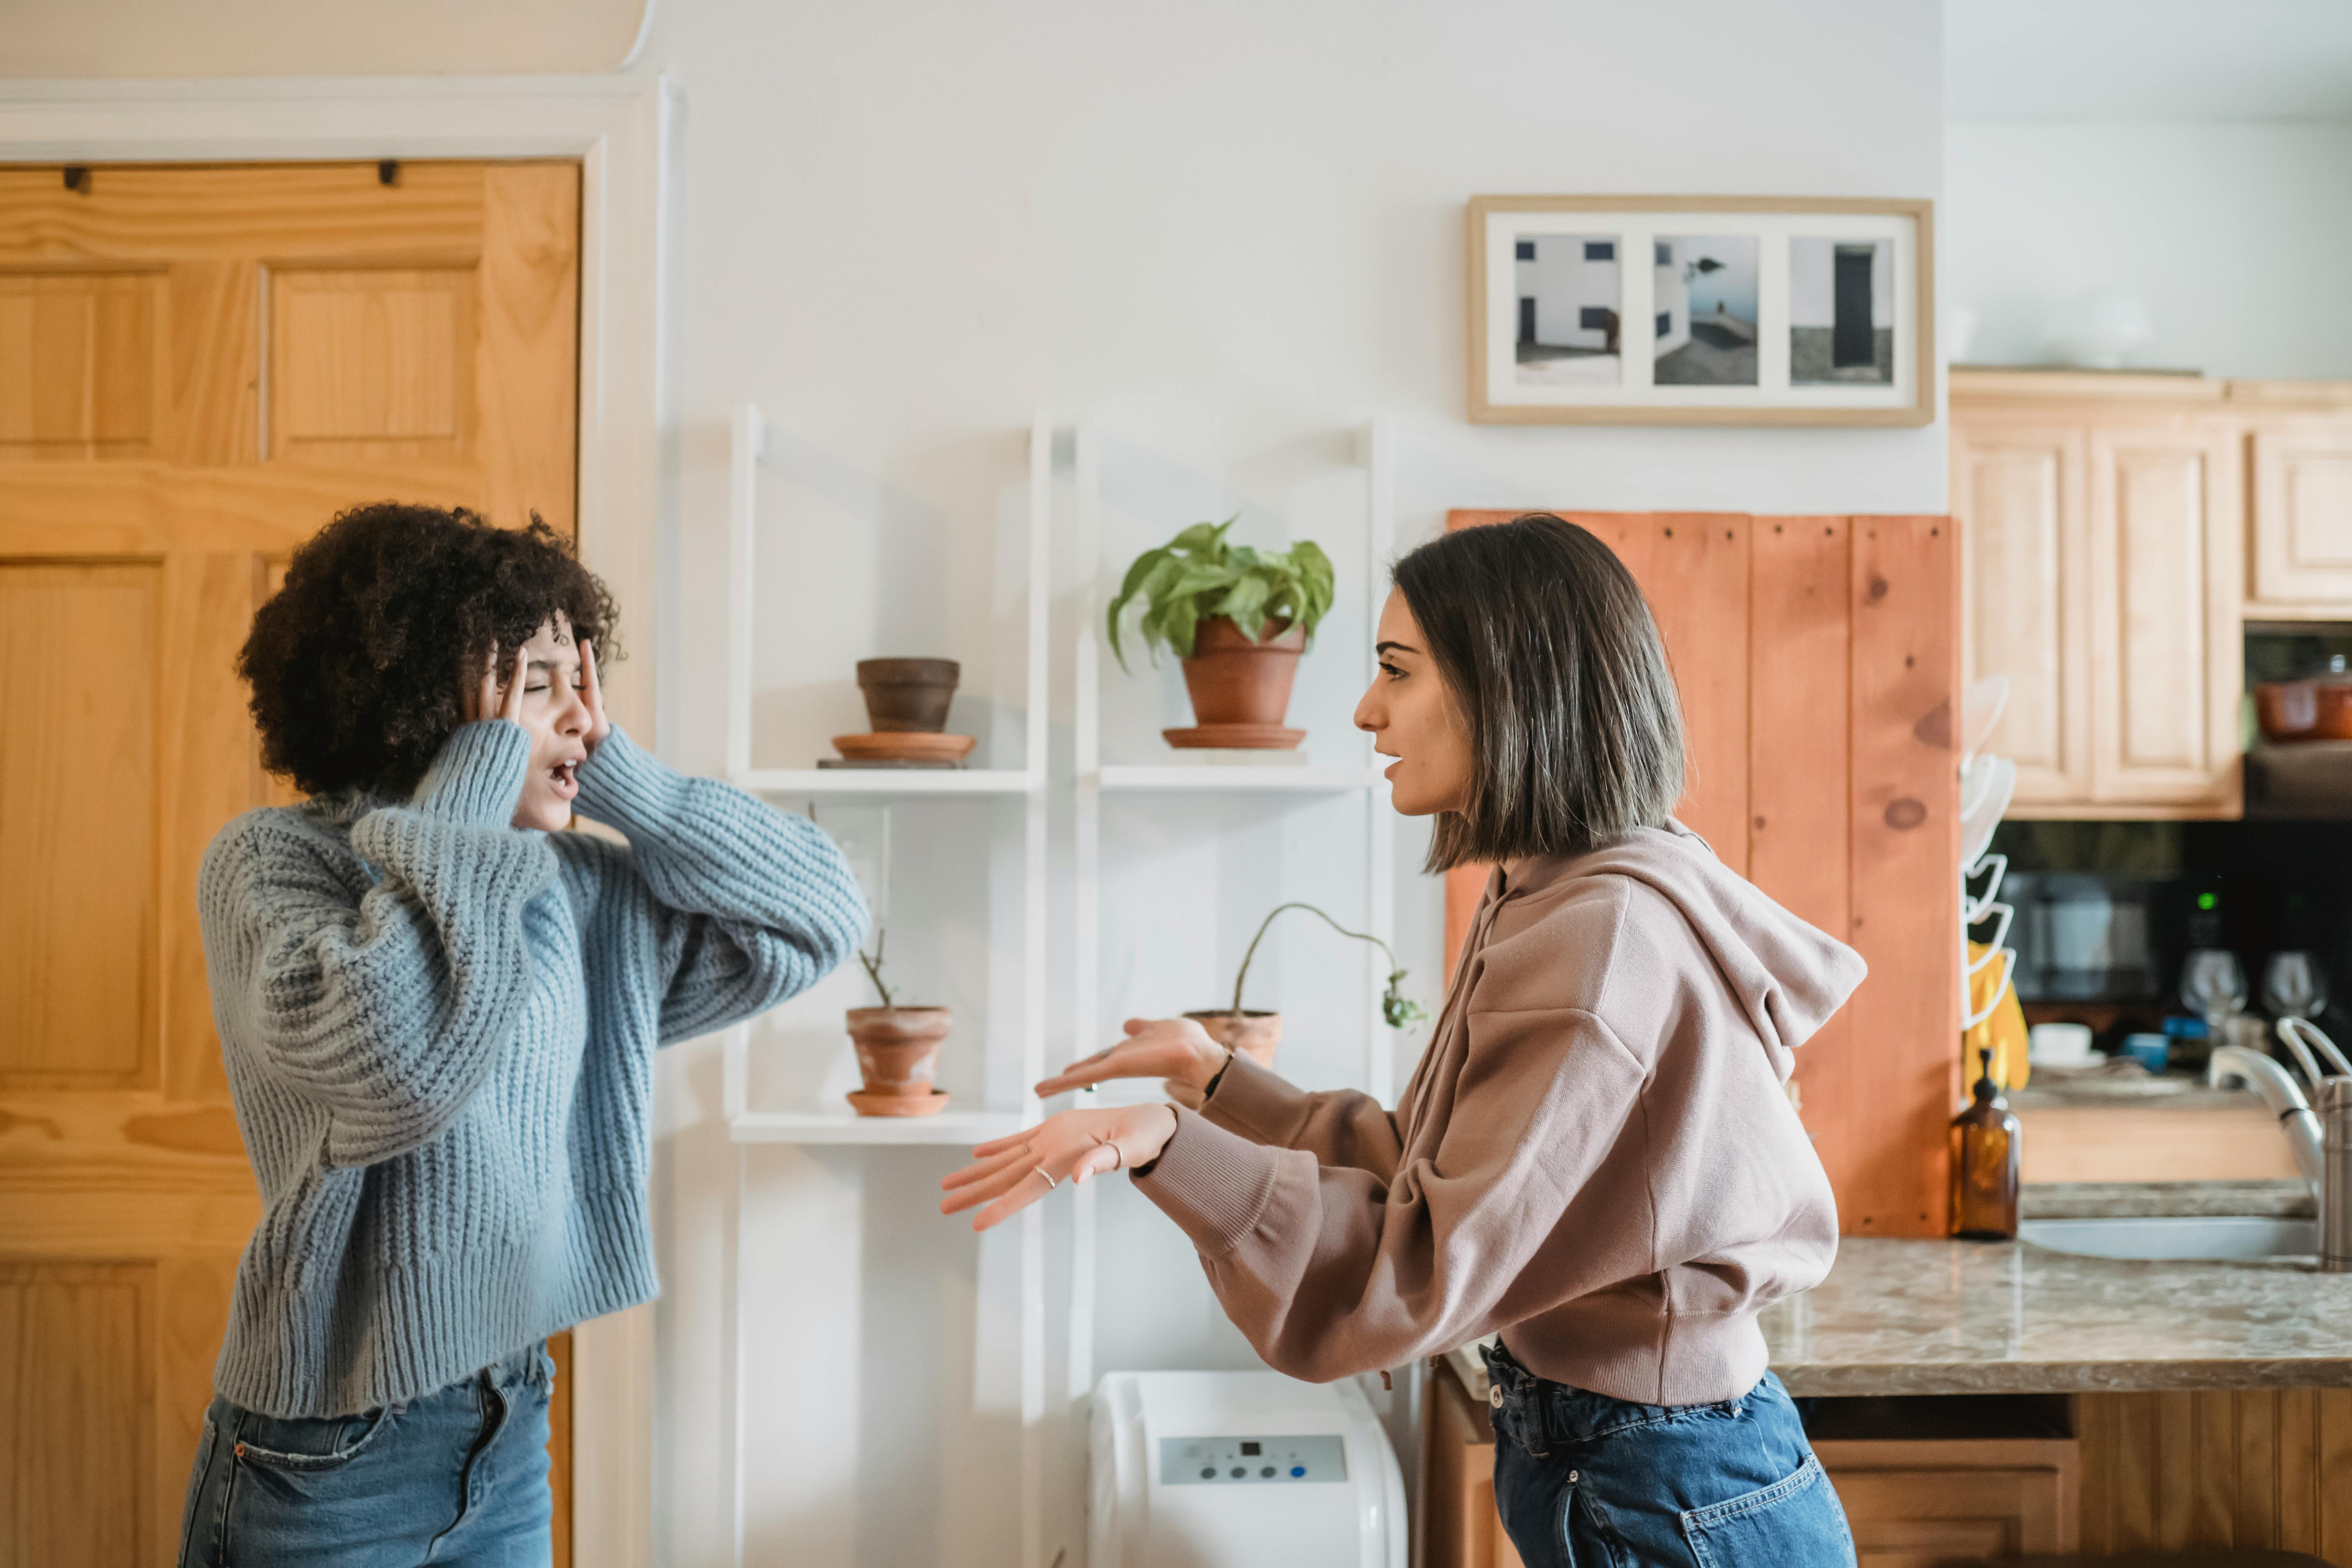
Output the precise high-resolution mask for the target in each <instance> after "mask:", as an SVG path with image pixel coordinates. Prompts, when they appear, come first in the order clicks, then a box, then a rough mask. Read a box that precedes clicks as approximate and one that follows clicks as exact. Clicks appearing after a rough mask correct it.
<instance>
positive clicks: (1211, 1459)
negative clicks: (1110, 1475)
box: [1160, 1432, 1348, 1487]
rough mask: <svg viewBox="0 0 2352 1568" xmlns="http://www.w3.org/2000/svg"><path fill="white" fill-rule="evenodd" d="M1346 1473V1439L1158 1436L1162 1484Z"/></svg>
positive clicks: (1265, 1481)
mask: <svg viewBox="0 0 2352 1568" xmlns="http://www.w3.org/2000/svg"><path fill="white" fill-rule="evenodd" d="M1346 1479H1348V1451H1347V1447H1346V1440H1345V1439H1344V1438H1342V1437H1341V1436H1339V1434H1338V1433H1336V1432H1335V1433H1318V1434H1316V1435H1314V1436H1304V1437H1162V1438H1160V1485H1161V1486H1163V1487H1182V1486H1192V1487H1205V1486H1226V1487H1232V1486H1290V1485H1294V1484H1297V1483H1300V1482H1306V1481H1344V1480H1346Z"/></svg>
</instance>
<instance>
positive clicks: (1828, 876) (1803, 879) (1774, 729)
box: [1748, 517, 1856, 1194]
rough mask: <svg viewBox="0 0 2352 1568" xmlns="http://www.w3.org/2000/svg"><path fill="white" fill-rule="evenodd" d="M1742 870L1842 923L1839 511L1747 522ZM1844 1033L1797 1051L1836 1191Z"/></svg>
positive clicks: (1846, 1171) (1843, 644)
mask: <svg viewBox="0 0 2352 1568" xmlns="http://www.w3.org/2000/svg"><path fill="white" fill-rule="evenodd" d="M1749 531H1750V551H1749V576H1748V584H1749V600H1748V812H1749V816H1748V876H1749V878H1750V879H1753V880H1754V882H1755V883H1756V885H1757V886H1758V887H1759V888H1761V889H1763V890H1764V891H1765V892H1766V893H1769V895H1771V897H1772V898H1774V899H1775V900H1779V902H1780V904H1782V905H1783V906H1785V907H1786V908H1787V909H1788V910H1790V912H1792V913H1794V914H1796V915H1797V916H1799V917H1800V918H1801V919H1803V920H1807V921H1811V922H1812V923H1813V924H1814V925H1817V926H1819V927H1820V928H1821V929H1822V930H1823V931H1828V932H1830V933H1831V934H1832V935H1836V936H1841V937H1842V936H1843V935H1844V933H1845V932H1846V931H1848V930H1849V929H1850V927H1851V925H1852V920H1851V901H1850V896H1849V895H1850V889H1849V888H1848V885H1847V884H1848V876H1849V864H1850V854H1851V849H1852V845H1851V841H1850V839H1851V836H1850V835H1849V834H1848V832H1847V830H1846V824H1847V816H1848V813H1849V812H1850V811H1851V810H1852V803H1851V801H1850V799H1849V797H1848V795H1847V791H1846V779H1847V773H1848V767H1849V759H1848V752H1849V750H1850V735H1851V723H1852V715H1851V713H1850V712H1849V711H1848V707H1849V703H1848V690H1847V686H1848V680H1847V677H1848V670H1849V665H1850V661H1851V657H1852V655H1851V649H1850V648H1849V646H1848V643H1849V626H1848V615H1849V606H1848V604H1847V599H1848V593H1847V584H1848V583H1849V581H1850V580H1851V570H1852V569H1851V564H1850V563H1849V561H1848V559H1847V554H1848V548H1849V539H1850V536H1851V534H1852V529H1851V528H1850V527H1849V525H1848V524H1847V521H1846V520H1845V519H1844V518H1842V517H1770V518H1766V517H1759V518H1756V519H1754V520H1753V521H1751V522H1750V524H1749ZM1854 1048H1855V1047H1854V1041H1853V1029H1852V1027H1851V1025H1850V1020H1849V1018H1848V1016H1847V1015H1846V1013H1845V1012H1843V1011H1841V1012H1840V1013H1839V1014H1838V1015H1837V1016H1835V1017H1833V1018H1832V1019H1831V1020H1830V1021H1829V1023H1828V1024H1827V1025H1825V1026H1823V1027H1822V1030H1821V1031H1820V1033H1818V1034H1816V1035H1815V1036H1814V1037H1812V1038H1811V1040H1809V1041H1807V1042H1806V1043H1805V1045H1804V1047H1803V1048H1802V1049H1801V1050H1799V1051H1798V1053H1797V1075H1796V1082H1797V1087H1798V1092H1799V1095H1800V1097H1801V1111H1802V1114H1803V1117H1804V1121H1805V1128H1806V1131H1809V1132H1811V1134H1812V1139H1813V1147H1814V1150H1815V1152H1818V1153H1819V1154H1820V1155H1821V1157H1822V1166H1823V1167H1824V1168H1825V1169H1826V1170H1827V1171H1828V1172H1829V1176H1830V1184H1831V1186H1832V1188H1834V1189H1835V1190H1836V1191H1837V1192H1839V1193H1841V1194H1843V1193H1844V1192H1846V1191H1847V1190H1848V1189H1849V1188H1850V1187H1851V1185H1852V1184H1853V1178H1854V1173H1855V1170H1854V1157H1855V1151H1854V1141H1853V1137H1852V1126H1853V1117H1854V1115H1855V1104H1856V1102H1855V1100H1854V1098H1853V1062H1852V1060H1851V1054H1852V1052H1853V1050H1854Z"/></svg>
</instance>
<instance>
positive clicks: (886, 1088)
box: [849, 1007, 954, 1115]
mask: <svg viewBox="0 0 2352 1568" xmlns="http://www.w3.org/2000/svg"><path fill="white" fill-rule="evenodd" d="M953 1017H954V1015H953V1014H951V1013H950V1011H949V1010H948V1009H947V1008H945V1007H852V1008H851V1009H849V1037H850V1040H851V1041H852V1043H854V1044H855V1045H856V1047H857V1071H858V1075H859V1076H860V1077H861V1078H863V1079H865V1080H866V1091H865V1092H866V1097H867V1098H877V1097H882V1098H889V1099H897V1100H929V1098H930V1097H931V1095H932V1092H933V1091H932V1089H931V1078H932V1076H933V1073H934V1071H935V1070H936V1069H937V1068H938V1066H939V1060H940V1043H941V1042H942V1041H944V1040H945V1039H946V1038H947V1037H948V1026H949V1024H950V1022H952V1021H953ZM851 1103H852V1104H856V1098H855V1097H853V1099H852V1100H851ZM858 1110H859V1113H860V1114H861V1115H862V1114H866V1108H865V1107H863V1106H859V1107H858Z"/></svg>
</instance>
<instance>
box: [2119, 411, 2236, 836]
mask: <svg viewBox="0 0 2352 1568" xmlns="http://www.w3.org/2000/svg"><path fill="white" fill-rule="evenodd" d="M2090 469H2091V472H2090V480H2091V482H2090V498H2091V505H2090V528H2089V534H2090V574H2089V583H2090V605H2091V614H2090V647H2091V679H2090V687H2091V712H2090V720H2091V723H2090V731H2091V794H2092V798H2093V800H2095V802H2097V803H2098V804H2099V805H2103V806H2120V807H2126V808H2132V807H2138V808H2147V807H2160V808H2164V809H2165V811H2166V814H2167V815H2176V816H2236V815H2237V812H2238V802H2239V795H2240V780H2239V771H2238V752H2239V748H2238V707H2239V698H2240V695H2241V694H2242V691H2243V690H2244V686H2245V674H2244V670H2245V666H2244V654H2243V651H2242V647H2241V630H2242V627H2241V597H2240V596H2241V593H2242V581H2243V575H2242V565H2241V558H2240V547H2241V539H2242V533H2241V527H2240V507H2239V500H2238V480H2237V461H2236V451H2235V444H2234V443H2233V441H2232V440H2231V436H2230V432H2229V431H2228V429H2227V428H2226V427H2224V426H2221V425H2220V424H2218V423H2215V422H2210V421H2199V420H2178V421H2170V420H2168V421H2163V422H2149V423H2147V424H2137V423H2132V422H2127V421H2124V420H2120V419H2105V420H2102V421H2101V422H2100V423H2099V424H2097V425H2096V426H2094V427H2093V429H2092V431H2091V434H2090Z"/></svg>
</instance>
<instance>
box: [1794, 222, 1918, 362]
mask: <svg viewBox="0 0 2352 1568" xmlns="http://www.w3.org/2000/svg"><path fill="white" fill-rule="evenodd" d="M1894 380H1895V246H1894V244H1893V242H1892V241H1889V240H1884V239H1809V238H1804V237H1797V238H1792V239H1790V241H1789V381H1790V384H1791V385H1794V386H1822V385H1853V384H1860V385H1865V386H1885V385H1889V384H1892V383H1893V382H1894Z"/></svg>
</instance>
